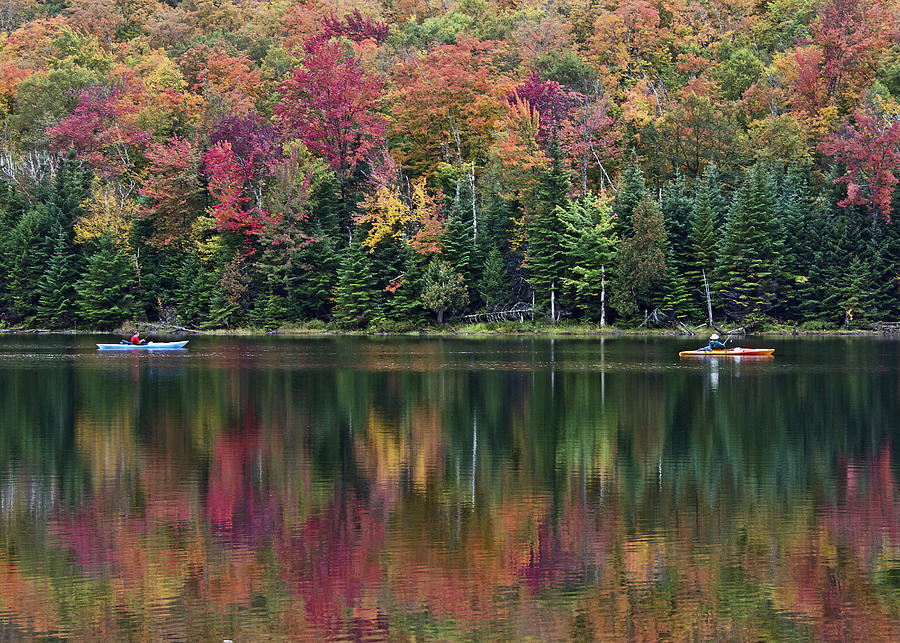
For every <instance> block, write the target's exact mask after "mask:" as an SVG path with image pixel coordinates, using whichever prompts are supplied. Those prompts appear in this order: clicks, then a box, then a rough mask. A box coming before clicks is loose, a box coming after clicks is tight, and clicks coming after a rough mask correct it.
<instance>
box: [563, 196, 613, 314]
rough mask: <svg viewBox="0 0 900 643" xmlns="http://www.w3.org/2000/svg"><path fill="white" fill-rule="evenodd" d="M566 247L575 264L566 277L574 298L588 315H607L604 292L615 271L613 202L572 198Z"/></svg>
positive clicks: (566, 220)
mask: <svg viewBox="0 0 900 643" xmlns="http://www.w3.org/2000/svg"><path fill="white" fill-rule="evenodd" d="M563 222H564V224H565V226H566V237H565V249H566V253H567V255H568V257H567V262H568V263H569V265H570V266H571V270H570V273H569V274H570V276H569V277H568V278H566V279H565V280H564V282H565V285H566V288H567V289H569V290H570V292H571V293H572V300H573V301H574V303H575V306H576V307H577V308H579V309H580V310H581V311H582V312H583V313H584V314H585V315H586V316H588V317H590V318H594V319H605V316H604V313H603V311H602V309H601V305H605V302H601V293H602V292H603V291H604V289H605V288H606V286H607V284H608V282H609V276H610V275H611V274H612V268H613V261H614V259H615V256H616V246H617V244H618V242H619V240H618V237H617V236H616V229H615V220H614V218H613V212H612V207H611V206H610V203H609V202H608V201H605V200H601V199H600V198H596V197H592V196H590V195H589V196H588V197H587V198H585V199H580V200H578V201H572V202H570V203H569V207H568V208H566V210H565V211H564V212H563Z"/></svg>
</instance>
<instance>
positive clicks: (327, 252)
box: [290, 226, 341, 319]
mask: <svg viewBox="0 0 900 643" xmlns="http://www.w3.org/2000/svg"><path fill="white" fill-rule="evenodd" d="M310 235H311V241H310V242H309V243H308V244H306V245H304V246H303V247H302V248H300V249H299V250H298V251H297V253H296V256H295V258H294V271H295V272H296V278H295V282H294V285H293V289H292V291H291V294H290V310H291V315H292V316H293V317H296V318H297V319H325V318H326V317H328V316H329V315H330V314H331V303H332V302H331V298H332V296H333V294H334V293H333V291H334V284H335V283H336V282H337V274H338V267H339V266H340V263H341V259H340V255H339V252H338V250H337V247H338V245H339V240H338V239H337V238H336V237H334V236H332V235H330V234H327V233H325V231H324V230H323V229H322V228H319V227H318V226H313V228H312V229H311V232H310Z"/></svg>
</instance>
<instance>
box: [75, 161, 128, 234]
mask: <svg viewBox="0 0 900 643" xmlns="http://www.w3.org/2000/svg"><path fill="white" fill-rule="evenodd" d="M81 207H83V208H84V209H85V210H86V211H87V214H86V215H85V216H83V217H81V218H80V219H79V220H78V221H77V222H76V223H75V243H88V242H90V241H93V240H94V239H97V238H99V237H100V236H102V235H103V234H107V233H108V234H109V235H110V236H111V237H112V239H113V241H114V242H115V243H116V245H118V246H119V247H125V246H127V245H128V237H129V235H130V233H131V225H132V222H133V221H134V217H135V216H136V215H137V213H138V211H139V210H140V206H139V205H138V203H137V201H135V200H134V199H133V198H131V197H130V196H126V195H123V194H122V191H121V190H120V189H119V186H116V185H114V184H112V183H107V182H105V181H103V180H102V179H100V178H99V177H95V178H94V180H93V181H91V195H90V196H89V197H88V198H87V199H85V200H84V202H82V204H81Z"/></svg>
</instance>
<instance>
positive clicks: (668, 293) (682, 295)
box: [662, 236, 702, 321]
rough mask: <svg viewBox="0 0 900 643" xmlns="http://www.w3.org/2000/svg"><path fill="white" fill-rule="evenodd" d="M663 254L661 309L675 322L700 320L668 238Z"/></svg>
mask: <svg viewBox="0 0 900 643" xmlns="http://www.w3.org/2000/svg"><path fill="white" fill-rule="evenodd" d="M663 252H664V253H665V256H666V278H665V282H664V284H663V287H662V288H663V293H664V297H663V301H662V307H663V309H664V310H665V311H666V313H668V314H671V315H672V316H673V317H674V318H675V319H676V320H682V321H684V320H690V319H702V317H700V316H698V315H697V312H696V307H695V305H692V302H691V295H690V291H689V289H688V285H687V279H686V278H685V274H684V271H683V269H682V268H681V267H680V265H679V263H678V261H677V260H676V258H675V257H676V254H677V253H676V252H675V248H674V245H673V244H672V242H671V240H670V239H669V238H668V236H667V237H666V238H665V239H664V241H663Z"/></svg>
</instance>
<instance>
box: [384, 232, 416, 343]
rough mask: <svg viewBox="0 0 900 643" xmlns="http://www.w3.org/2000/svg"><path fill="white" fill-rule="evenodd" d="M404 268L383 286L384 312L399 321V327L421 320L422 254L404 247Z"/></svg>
mask: <svg viewBox="0 0 900 643" xmlns="http://www.w3.org/2000/svg"><path fill="white" fill-rule="evenodd" d="M404 255H405V258H404V268H403V272H402V274H400V275H399V276H398V277H396V278H394V279H392V280H391V281H390V282H388V284H387V286H385V288H384V300H385V306H384V309H385V313H386V315H387V316H388V317H389V318H390V319H392V320H394V321H395V322H400V327H404V326H407V325H410V324H412V325H414V324H417V323H419V322H420V321H422V319H423V312H424V311H423V308H422V299H421V294H422V288H423V283H422V280H423V272H425V270H424V267H423V265H422V256H421V255H419V254H416V253H415V252H414V251H413V250H412V248H410V247H409V246H407V247H406V248H404Z"/></svg>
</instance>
